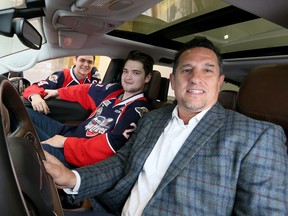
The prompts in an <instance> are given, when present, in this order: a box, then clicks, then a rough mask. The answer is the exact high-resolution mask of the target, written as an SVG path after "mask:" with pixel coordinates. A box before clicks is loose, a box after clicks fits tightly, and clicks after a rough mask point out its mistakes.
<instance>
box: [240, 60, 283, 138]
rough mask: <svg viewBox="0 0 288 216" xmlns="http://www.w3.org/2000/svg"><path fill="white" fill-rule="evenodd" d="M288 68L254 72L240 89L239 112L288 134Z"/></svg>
mask: <svg viewBox="0 0 288 216" xmlns="http://www.w3.org/2000/svg"><path fill="white" fill-rule="evenodd" d="M287 82H288V64H286V65H266V66H261V67H257V68H255V69H253V70H252V71H251V72H250V73H249V74H248V75H247V77H246V78H245V79H244V81H243V83H242V85H241V86H240V89H239V93H238V100H237V110H238V111H239V112H240V113H243V114H245V115H247V116H250V117H252V118H255V119H259V120H265V121H269V122H273V123H275V124H278V125H281V126H282V127H283V128H284V130H285V132H286V134H287V132H288V100H287V99H288V85H287Z"/></svg>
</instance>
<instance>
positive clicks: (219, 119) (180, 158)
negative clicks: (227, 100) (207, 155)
mask: <svg viewBox="0 0 288 216" xmlns="http://www.w3.org/2000/svg"><path fill="white" fill-rule="evenodd" d="M224 117H225V109H224V108H223V107H222V106H221V105H220V104H219V102H217V103H216V104H215V105H214V106H213V107H211V109H210V110H209V111H208V112H207V113H206V115H205V116H204V117H203V118H202V119H201V121H200V122H199V123H198V125H197V126H196V127H195V129H194V130H193V131H192V133H191V134H190V135H189V136H188V138H187V140H186V141H185V142H184V144H183V146H182V147H181V148H180V150H179V152H178V154H177V155H176V156H175V158H174V160H173V162H172V163H171V165H170V166H169V168H168V170H167V172H166V174H165V175H164V177H163V179H162V181H161V183H160V185H159V187H158V188H157V190H156V193H157V191H160V190H162V189H163V188H164V187H165V186H166V185H167V184H168V183H169V182H170V181H172V180H173V179H174V178H175V177H176V176H177V175H178V174H179V173H180V172H181V170H182V169H183V168H184V167H185V166H187V164H188V163H189V161H191V160H192V159H193V157H194V156H195V154H197V152H198V151H199V150H200V149H201V148H202V147H203V146H204V145H205V144H206V143H207V142H208V141H209V140H210V138H211V137H212V136H213V135H214V134H215V133H216V132H217V131H218V130H219V129H220V128H221V127H222V126H223V124H224ZM175 141H176V142H177V138H175Z"/></svg>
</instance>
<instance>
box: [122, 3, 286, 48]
mask: <svg viewBox="0 0 288 216" xmlns="http://www.w3.org/2000/svg"><path fill="white" fill-rule="evenodd" d="M234 10H235V14H234ZM236 12H237V14H236ZM233 15H234V16H233ZM184 22H186V25H185V26H184V25H183V23H184ZM177 24H178V25H177ZM181 26H182V27H181ZM117 30H121V31H126V32H131V33H137V34H138V37H139V34H140V35H141V34H142V35H143V36H144V35H146V37H150V38H149V40H145V41H143V42H147V41H148V42H149V41H151V44H156V43H157V42H156V40H157V39H158V40H162V43H163V40H172V41H174V42H178V43H185V42H187V41H189V40H191V39H192V38H193V37H195V35H204V36H206V37H207V38H209V39H210V40H212V41H213V42H214V43H215V44H217V45H218V47H219V48H220V50H221V52H222V53H233V52H238V51H244V50H245V51H247V50H255V49H263V48H274V47H283V46H287V44H288V37H287V36H288V30H287V29H286V28H283V27H281V26H279V25H277V24H274V23H272V22H270V21H267V20H265V19H262V18H259V17H257V16H255V15H253V14H250V13H248V12H246V11H243V10H240V9H238V8H236V7H233V6H231V5H229V4H227V3H226V2H223V1H221V0H210V1H203V0H181V1H180V0H163V1H161V2H160V3H158V4H157V5H155V6H154V7H153V8H151V9H149V10H147V11H146V12H144V13H142V14H141V15H140V16H138V17H136V18H135V19H134V20H132V21H130V22H127V23H125V24H123V25H122V26H120V27H119V28H118V29H117ZM126 37H127V38H128V36H127V35H126ZM133 37H135V34H134V36H133ZM139 38H140V37H139ZM133 39H135V38H133ZM139 41H141V39H139ZM166 44H167V41H166Z"/></svg>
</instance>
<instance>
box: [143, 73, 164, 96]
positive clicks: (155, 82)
mask: <svg viewBox="0 0 288 216" xmlns="http://www.w3.org/2000/svg"><path fill="white" fill-rule="evenodd" d="M160 84H161V73H160V72H159V71H157V70H153V71H152V76H151V79H150V82H149V83H147V84H146V86H145V90H144V94H145V97H146V98H147V99H148V101H155V100H156V99H157V98H158V95H159V91H160Z"/></svg>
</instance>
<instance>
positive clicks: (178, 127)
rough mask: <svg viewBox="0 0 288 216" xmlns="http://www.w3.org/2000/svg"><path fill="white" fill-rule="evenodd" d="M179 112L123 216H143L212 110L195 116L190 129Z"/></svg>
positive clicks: (164, 134)
mask: <svg viewBox="0 0 288 216" xmlns="http://www.w3.org/2000/svg"><path fill="white" fill-rule="evenodd" d="M177 110H178V109H177V107H175V109H174V110H173V113H172V118H171V120H170V121H169V123H168V125H167V126H166V128H165V129H164V131H163V133H162V134H161V136H160V137H159V139H158V141H157V143H156V144H155V146H154V148H153V150H152V152H151V154H150V155H149V156H148V158H147V160H146V162H145V164H144V166H143V170H142V171H141V172H140V174H139V177H138V180H137V182H136V183H135V185H134V187H133V188H132V191H131V194H130V196H129V197H128V199H127V201H126V203H125V205H124V207H123V210H122V216H138V215H141V214H142V211H143V210H144V208H145V206H146V205H147V203H148V202H149V200H150V199H151V197H152V196H153V194H154V192H155V191H156V189H157V187H158V185H159V183H160V181H161V180H162V178H163V176H164V174H165V173H166V171H167V169H168V167H169V166H170V164H171V162H172V161H173V159H174V157H175V155H176V154H177V152H178V151H179V149H180V148H181V146H182V145H183V143H184V142H185V140H186V139H187V138H188V136H189V134H190V133H191V132H192V130H193V129H194V128H195V127H196V125H197V124H198V122H199V121H200V120H201V119H202V117H203V116H204V115H205V113H206V112H207V111H208V110H209V109H207V110H204V111H202V112H201V113H199V114H197V115H196V116H194V117H193V118H192V119H190V121H189V123H188V124H187V125H184V122H183V120H181V119H180V118H179V117H178V112H177Z"/></svg>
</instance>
